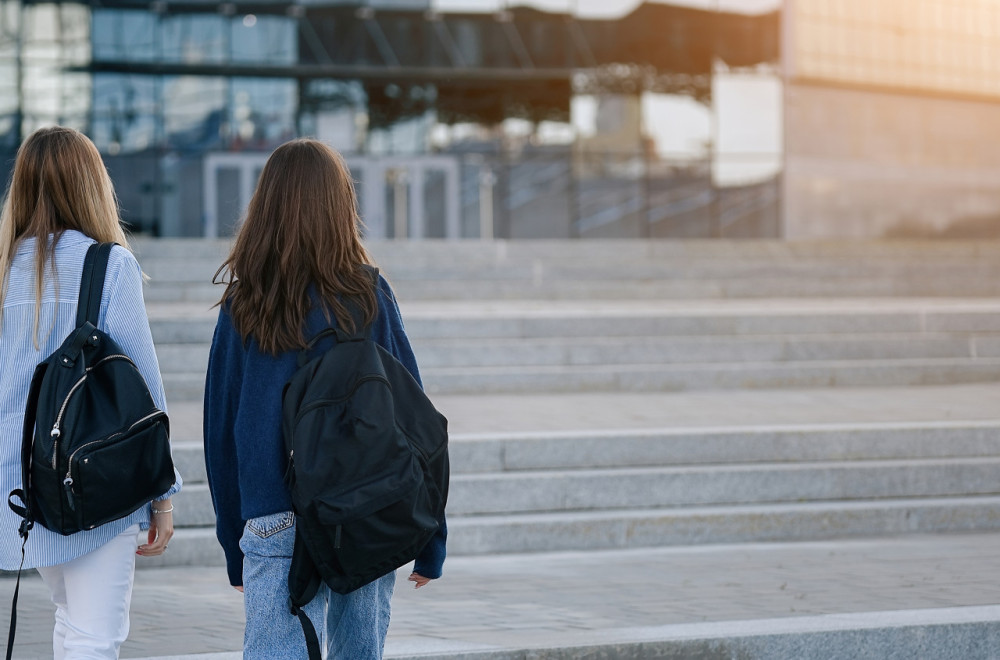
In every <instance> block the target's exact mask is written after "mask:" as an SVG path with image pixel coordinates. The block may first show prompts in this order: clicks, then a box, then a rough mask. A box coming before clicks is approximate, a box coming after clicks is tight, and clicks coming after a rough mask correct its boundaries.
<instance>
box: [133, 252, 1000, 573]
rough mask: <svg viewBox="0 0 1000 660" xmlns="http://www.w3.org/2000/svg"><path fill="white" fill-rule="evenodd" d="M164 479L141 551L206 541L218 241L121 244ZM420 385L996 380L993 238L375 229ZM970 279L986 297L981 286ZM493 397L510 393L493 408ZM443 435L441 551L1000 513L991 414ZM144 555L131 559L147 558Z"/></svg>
mask: <svg viewBox="0 0 1000 660" xmlns="http://www.w3.org/2000/svg"><path fill="white" fill-rule="evenodd" d="M137 247H138V252H139V256H140V262H141V263H142V265H143V268H144V270H145V271H146V272H147V273H148V274H149V275H150V276H151V277H152V278H153V279H152V282H151V283H150V286H149V288H148V291H147V303H148V306H149V312H150V317H151V326H152V329H153V335H154V339H155V341H156V343H157V350H158V352H159V356H160V364H161V369H162V370H163V373H164V380H165V383H166V386H167V389H168V400H169V402H170V405H171V414H172V419H173V426H174V429H175V435H174V438H175V444H174V447H175V455H176V457H177V463H178V466H179V468H180V469H181V471H182V472H183V474H184V475H185V479H186V486H185V490H184V492H182V493H181V494H180V495H179V496H178V497H177V506H178V514H177V524H178V525H179V527H180V529H179V532H178V537H177V539H176V541H174V542H172V544H171V552H170V554H169V555H168V556H165V557H164V558H163V559H162V560H161V561H160V565H162V564H172V565H177V564H206V563H218V562H219V561H221V553H220V551H219V549H218V547H217V544H216V542H215V539H214V534H213V528H212V521H213V514H212V509H211V503H210V500H209V498H208V489H207V485H206V484H205V478H204V467H203V464H202V461H203V459H202V455H201V448H200V415H201V407H200V399H201V397H202V387H203V380H204V369H205V362H206V359H207V352H208V345H209V342H210V340H211V336H212V329H213V327H214V324H215V316H216V312H214V311H213V310H211V309H209V307H210V305H211V304H213V303H214V302H215V301H216V300H217V298H218V296H219V295H220V294H221V287H214V288H213V287H212V286H211V284H209V282H210V280H211V277H212V274H213V273H214V272H215V270H216V269H217V267H218V264H219V263H221V260H222V258H223V256H224V254H225V251H226V249H227V248H228V245H227V244H225V243H223V242H203V241H155V242H153V241H148V242H140V243H139V244H138V246H137ZM372 250H373V252H374V254H375V255H376V258H377V260H378V261H379V263H380V264H381V265H382V266H383V267H384V269H385V272H386V273H387V274H388V275H389V277H390V278H391V281H392V284H393V286H394V289H395V290H396V292H397V296H398V298H399V299H400V301H401V305H402V307H403V314H404V320H405V322H406V326H407V331H408V334H409V335H410V338H411V341H412V342H413V345H414V350H415V352H416V353H417V357H418V361H419V363H420V365H421V370H422V375H423V377H424V380H425V384H426V385H427V388H428V390H430V391H432V392H434V393H437V394H447V395H471V396H479V395H483V396H489V395H491V394H503V393H507V394H510V393H514V394H523V395H526V396H530V395H531V394H532V393H551V392H586V391H613V392H629V391H634V392H649V391H663V392H671V391H681V390H717V389H744V388H806V387H830V386H854V387H858V386H867V387H873V386H874V387H887V386H893V387H899V386H911V385H930V384H957V383H972V382H994V381H998V380H1000V259H998V257H1000V245H996V246H994V245H985V246H984V245H973V244H963V243H957V244H952V243H945V244H933V245H932V244H895V243H894V244H839V243H829V244H824V243H819V244H779V243H756V242H747V243H735V242H733V243H730V242H717V243H699V242H693V243H658V242H646V243H643V242H630V241H620V242H578V243H566V242H539V243H524V244H514V243H497V244H485V243H482V244H481V243H472V244H461V243H452V244H447V243H432V242H429V243H399V244H395V243H382V244H377V245H374V246H372ZM992 296H997V298H993V297H992ZM510 414H511V415H516V414H517V410H511V411H510ZM844 421H845V423H843V424H838V425H798V426H785V427H760V426H737V427H731V428H714V429H701V430H690V429H689V430H678V429H652V430H642V431H606V432H584V433H580V432H572V433H558V432H557V433H533V434H511V433H507V434H494V435H484V434H471V435H470V434H466V435H457V436H455V437H453V440H452V450H451V454H452V463H453V473H454V476H453V480H452V491H451V496H450V504H449V529H450V541H449V551H450V552H451V553H452V554H479V553H497V552H524V551H542V550H567V549H594V548H623V547H639V546H650V545H668V544H694V543H718V542H732V541H759V540H793V539H802V540H804V539H817V538H831V537H841V536H858V535H876V534H895V533H905V532H944V531H968V530H981V529H1000V513H998V512H1000V506H998V505H1000V483H998V482H997V481H996V479H995V474H996V472H997V468H998V467H1000V433H998V432H997V431H998V430H1000V422H992V421H987V422H940V423H922V424H907V423H905V422H900V423H893V424H853V423H850V421H851V420H849V419H847V420H844ZM155 563H156V562H144V565H153V564H155Z"/></svg>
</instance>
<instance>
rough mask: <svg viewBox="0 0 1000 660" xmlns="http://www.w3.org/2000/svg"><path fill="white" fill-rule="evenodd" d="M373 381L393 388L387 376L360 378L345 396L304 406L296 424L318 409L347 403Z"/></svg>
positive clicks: (296, 416) (320, 400)
mask: <svg viewBox="0 0 1000 660" xmlns="http://www.w3.org/2000/svg"><path fill="white" fill-rule="evenodd" d="M373 380H377V381H381V382H383V383H385V384H386V385H388V386H389V387H390V389H391V388H392V385H391V384H390V383H389V379H388V378H386V377H385V376H378V375H374V376H364V377H362V378H359V379H358V380H357V382H355V383H354V387H352V388H351V391H350V392H348V393H346V394H344V395H343V396H339V397H337V398H336V399H316V400H315V401H312V402H310V403H309V404H308V405H306V406H304V407H303V408H302V410H300V411H299V412H298V414H297V415H295V423H296V424H298V423H299V421H300V420H301V419H302V418H303V417H304V416H305V415H306V413H308V412H310V411H312V410H315V409H316V408H319V407H321V406H325V405H327V404H330V403H338V402H340V401H345V400H347V399H350V398H351V397H352V396H354V393H355V392H357V391H358V388H359V387H361V386H362V385H364V384H365V383H367V382H369V381H373Z"/></svg>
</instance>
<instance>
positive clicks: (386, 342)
mask: <svg viewBox="0 0 1000 660" xmlns="http://www.w3.org/2000/svg"><path fill="white" fill-rule="evenodd" d="M378 305H379V310H378V318H377V319H376V321H375V324H374V326H373V330H374V334H375V337H374V339H375V341H376V342H377V343H379V344H381V345H382V347H383V348H385V349H386V350H387V351H389V353H391V354H392V356H393V357H394V358H396V359H397V360H399V361H400V362H401V363H402V364H403V366H404V367H406V370H407V371H409V372H410V374H411V375H412V376H413V378H414V379H415V380H416V381H417V383H420V386H421V387H423V383H422V382H421V380H420V373H419V371H418V369H417V359H416V357H415V356H414V355H413V349H412V348H411V347H410V340H409V339H408V338H407V336H406V330H405V329H404V328H403V318H402V316H401V315H400V313H399V305H398V304H397V303H396V296H395V295H393V292H392V288H391V287H390V286H389V283H388V282H386V280H385V278H383V277H381V276H379V283H378ZM447 541H448V523H447V521H446V520H445V515H444V512H442V513H441V525H440V526H439V527H438V531H437V532H436V533H435V534H434V536H433V537H431V540H430V541H428V543H427V545H426V546H425V547H424V549H423V550H421V551H420V554H419V555H417V560H416V562H415V563H414V565H413V570H414V572H416V573H419V574H420V575H423V576H424V577H426V578H431V579H437V578H439V577H441V572H442V567H443V566H444V559H445V556H446V554H447Z"/></svg>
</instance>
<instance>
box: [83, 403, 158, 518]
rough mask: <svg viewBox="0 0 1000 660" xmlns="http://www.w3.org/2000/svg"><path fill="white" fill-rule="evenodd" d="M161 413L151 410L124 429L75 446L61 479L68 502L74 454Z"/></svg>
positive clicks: (106, 440) (128, 430)
mask: <svg viewBox="0 0 1000 660" xmlns="http://www.w3.org/2000/svg"><path fill="white" fill-rule="evenodd" d="M162 414H163V411H162V410H154V411H153V412H151V413H149V414H148V415H146V416H145V417H142V418H140V419H137V420H136V421H134V422H132V424H131V425H130V426H129V427H128V428H127V429H125V430H124V431H118V432H117V433H112V434H111V435H109V436H108V437H106V438H101V439H99V440H91V441H90V442H88V443H85V444H82V445H80V446H79V447H77V448H76V449H75V450H73V453H72V454H70V455H69V458H68V459H66V478H65V479H63V486H65V487H66V494H67V495H68V496H69V501H70V502H72V501H73V475H72V472H73V457H74V456H76V455H77V454H78V453H79V452H80V451H81V450H82V449H85V448H87V447H89V446H90V445H96V444H98V443H101V442H108V441H110V440H112V439H114V438H117V437H118V436H120V435H125V434H126V433H129V432H130V431H131V430H132V429H134V428H135V427H137V426H139V424H142V423H143V422H146V421H149V420H150V419H152V418H154V417H158V416H159V415H162ZM70 508H72V504H71V505H70Z"/></svg>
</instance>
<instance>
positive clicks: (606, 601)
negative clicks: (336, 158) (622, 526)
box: [0, 534, 1000, 658]
mask: <svg viewBox="0 0 1000 660" xmlns="http://www.w3.org/2000/svg"><path fill="white" fill-rule="evenodd" d="M997 547H1000V534H982V535H952V536H921V537H905V538H886V539H873V540H854V541H842V542H822V543H789V544H756V545H728V546H704V547H697V548H667V549H647V550H628V551H612V552H576V553H554V554H538V555H509V556H494V557H460V558H455V559H452V560H450V561H449V563H448V566H447V576H446V579H442V580H441V581H440V582H437V583H432V584H431V585H430V586H429V587H427V588H425V589H421V590H420V591H414V590H412V589H410V588H408V586H407V585H406V584H405V583H404V581H403V579H402V578H403V577H404V576H403V575H402V574H401V576H400V581H399V582H398V584H397V592H396V596H395V598H394V601H393V617H392V624H391V626H390V629H389V648H388V652H389V654H390V655H391V654H394V653H397V654H398V653H401V652H403V651H404V650H405V651H411V652H412V651H413V650H414V649H428V650H429V649H433V648H438V649H441V648H448V647H449V646H458V645H461V646H463V647H465V648H476V647H478V646H480V645H482V646H505V645H510V644H512V643H514V642H516V643H518V644H525V645H538V644H547V643H553V642H556V643H558V642H559V641H560V640H567V639H571V638H573V637H574V636H575V635H577V634H578V633H582V632H584V631H615V630H621V629H633V628H642V627H654V626H664V625H670V624H687V623H699V622H718V621H738V620H748V619H774V618H787V617H804V616H810V615H818V614H837V613H847V612H876V611H896V610H924V609H932V608H951V607H969V606H980V605H990V604H997V603H1000V580H996V579H994V578H995V576H997V575H1000V553H998V552H997ZM12 588H13V581H12V580H9V579H5V580H4V581H3V582H2V583H0V594H2V596H3V598H4V600H5V602H7V601H9V596H10V593H11V590H12ZM50 609H51V608H50V607H49V606H48V604H47V595H46V592H45V587H44V585H42V583H41V581H40V580H39V579H37V578H36V577H32V578H29V579H28V580H26V581H25V582H24V583H23V584H22V591H21V606H20V616H19V619H20V625H19V628H18V643H17V646H16V649H17V652H16V653H15V657H17V658H45V657H51V649H50V642H49V635H50V631H51V619H50V616H51V615H50ZM132 613H133V614H132V634H131V636H130V638H129V641H128V642H127V643H126V644H125V647H124V648H123V651H122V657H123V658H139V657H150V656H172V655H184V654H202V653H218V652H225V651H228V652H235V651H238V650H239V649H240V643H241V639H242V628H241V626H242V600H241V597H240V595H239V594H238V593H237V592H236V591H234V590H233V589H231V588H230V587H229V586H228V585H227V584H225V577H224V574H223V572H222V571H221V569H206V568H189V569H181V568H174V569H155V570H146V571H140V572H139V573H138V574H137V579H136V587H135V595H134V597H133V604H132Z"/></svg>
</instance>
